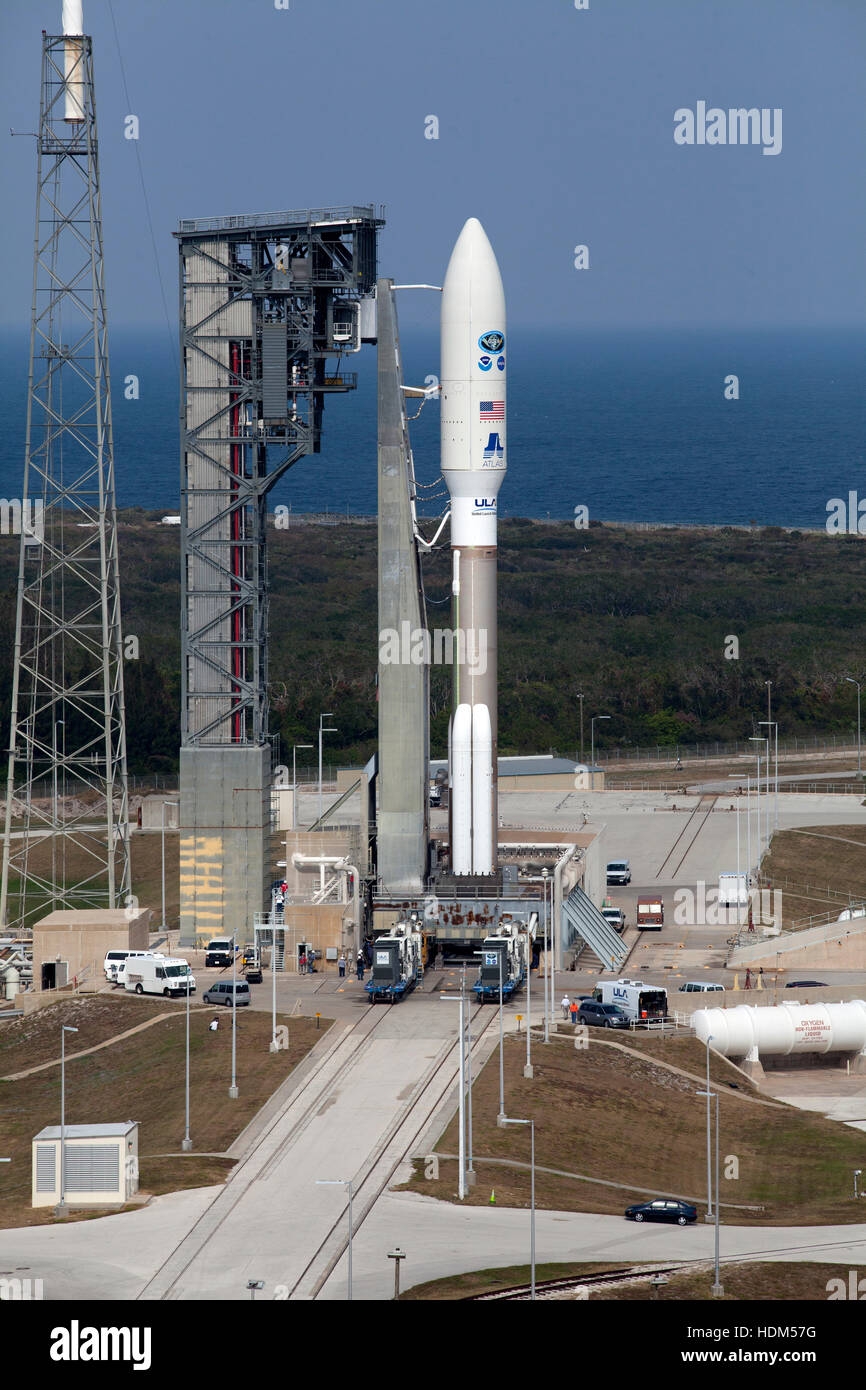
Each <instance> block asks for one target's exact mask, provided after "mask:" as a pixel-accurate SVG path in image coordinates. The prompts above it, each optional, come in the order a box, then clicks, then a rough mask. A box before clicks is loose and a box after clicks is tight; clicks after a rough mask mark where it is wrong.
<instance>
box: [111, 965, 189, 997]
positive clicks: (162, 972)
mask: <svg viewBox="0 0 866 1390" xmlns="http://www.w3.org/2000/svg"><path fill="white" fill-rule="evenodd" d="M126 988H127V989H128V990H129V991H131V992H134V993H135V994H164V995H165V996H166V997H168V996H170V995H171V996H173V995H175V994H180V995H184V996H185V995H186V993H187V991H189V993H190V994H195V976H194V975H193V973H192V971H191V970H190V968H189V961H186V960H180V959H179V958H175V957H174V956H138V957H136V959H135V960H128V961H127V965H126Z"/></svg>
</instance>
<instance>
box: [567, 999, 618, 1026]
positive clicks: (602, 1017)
mask: <svg viewBox="0 0 866 1390" xmlns="http://www.w3.org/2000/svg"><path fill="white" fill-rule="evenodd" d="M577 1021H578V1023H592V1024H594V1025H595V1027H596V1028H627V1027H628V1025H629V1018H628V1014H626V1013H623V1011H622V1009H621V1008H620V1007H619V1005H618V1004H599V1003H598V1002H597V1000H595V999H584V1001H583V1003H582V1004H581V1006H580V1008H579V1009H578V1011H577Z"/></svg>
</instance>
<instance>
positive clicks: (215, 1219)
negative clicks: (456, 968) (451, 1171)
mask: <svg viewBox="0 0 866 1390" xmlns="http://www.w3.org/2000/svg"><path fill="white" fill-rule="evenodd" d="M390 1013H391V1011H390V1009H383V1010H379V1009H376V1010H373V1009H369V1010H365V1011H364V1013H363V1014H362V1015H361V1016H360V1017H359V1018H358V1020H357V1021H356V1022H355V1023H354V1024H353V1025H352V1027H351V1028H349V1029H348V1030H346V1032H344V1033H343V1035H342V1037H341V1038H340V1039H339V1041H338V1042H337V1044H336V1046H335V1047H334V1048H332V1049H330V1050H329V1051H328V1052H327V1053H326V1054H325V1055H324V1056H323V1057H322V1058H321V1059H320V1060H319V1062H318V1063H317V1065H316V1066H315V1067H314V1068H313V1069H312V1070H311V1072H310V1073H309V1075H308V1076H306V1077H305V1078H304V1081H303V1082H302V1084H301V1085H300V1086H299V1087H298V1089H297V1090H296V1091H295V1092H294V1093H293V1095H292V1097H291V1098H290V1099H289V1100H288V1101H287V1103H286V1105H284V1106H282V1107H281V1109H280V1111H279V1113H278V1114H277V1115H275V1116H274V1117H273V1119H272V1120H271V1122H270V1123H269V1124H268V1126H267V1127H266V1128H265V1129H264V1130H263V1131H262V1133H261V1134H260V1135H259V1136H258V1139H257V1141H256V1144H255V1147H254V1148H253V1149H252V1150H251V1152H250V1153H249V1154H248V1155H247V1157H246V1158H244V1159H243V1160H242V1162H241V1163H240V1164H239V1165H238V1167H237V1168H236V1169H235V1170H234V1172H233V1174H232V1176H231V1178H230V1179H229V1181H228V1183H227V1184H226V1187H225V1188H224V1189H223V1191H222V1192H221V1193H220V1194H219V1195H218V1196H217V1198H216V1199H215V1201H214V1202H213V1203H212V1204H211V1206H210V1207H208V1209H207V1210H206V1211H205V1212H203V1213H202V1214H201V1216H200V1217H199V1218H198V1220H197V1221H196V1222H195V1223H194V1225H193V1226H192V1227H191V1228H190V1229H189V1231H188V1232H186V1233H185V1235H184V1237H183V1239H182V1240H180V1241H178V1243H177V1245H176V1246H175V1247H174V1249H173V1250H172V1251H171V1253H170V1254H169V1256H168V1257H167V1258H166V1259H165V1260H164V1261H163V1262H162V1265H161V1266H160V1268H159V1270H157V1271H156V1273H155V1274H154V1275H153V1276H152V1277H151V1279H150V1280H149V1281H148V1283H147V1285H146V1286H145V1287H144V1288H143V1289H142V1290H141V1292H140V1293H139V1294H138V1299H140V1300H141V1299H145V1300H146V1299H151V1298H155V1299H174V1298H178V1297H181V1296H182V1292H181V1285H182V1281H183V1278H184V1275H185V1274H186V1273H187V1271H188V1270H189V1269H190V1266H191V1265H192V1264H193V1263H194V1262H195V1261H197V1260H198V1259H199V1258H200V1257H201V1256H202V1255H203V1254H205V1252H206V1251H207V1247H208V1245H209V1244H210V1243H211V1242H212V1241H213V1239H214V1237H215V1236H216V1235H217V1234H218V1232H219V1231H220V1230H221V1228H222V1227H223V1225H224V1224H225V1222H226V1221H227V1220H228V1219H229V1217H230V1216H231V1214H232V1213H233V1212H234V1210H235V1208H236V1206H237V1204H238V1202H239V1201H240V1200H242V1198H243V1196H244V1195H245V1193H246V1192H247V1191H248V1190H249V1189H250V1188H251V1187H252V1186H253V1185H254V1184H255V1183H256V1182H258V1181H260V1180H263V1179H266V1178H267V1177H268V1176H269V1175H270V1174H271V1173H272V1171H273V1169H274V1168H275V1166H276V1165H277V1164H278V1163H279V1162H280V1161H281V1160H282V1159H283V1158H284V1156H285V1151H286V1148H287V1146H288V1145H289V1144H294V1143H295V1142H296V1141H297V1139H298V1138H299V1137H300V1136H301V1135H303V1133H304V1132H305V1131H306V1130H307V1129H308V1127H309V1125H310V1124H311V1123H312V1121H313V1120H314V1118H315V1117H316V1115H318V1114H319V1113H321V1111H322V1109H323V1107H324V1106H326V1105H327V1104H328V1100H329V1096H330V1094H331V1092H332V1091H333V1090H334V1089H335V1088H336V1087H338V1086H339V1087H344V1086H345V1085H346V1082H347V1078H348V1077H349V1076H350V1073H351V1072H352V1071H354V1070H355V1069H356V1068H357V1067H359V1066H363V1065H364V1061H365V1058H366V1056H367V1054H368V1051H369V1047H370V1044H371V1042H372V1041H373V1039H374V1038H375V1036H376V1033H377V1031H378V1030H379V1029H380V1028H381V1027H382V1025H383V1024H385V1023H386V1021H387V1020H388V1018H389V1017H390ZM481 1013H483V1014H485V1015H486V1018H485V1019H482V1021H481V1024H480V1026H478V1027H477V1031H476V1021H477V1019H478V1015H479V1014H481ZM496 1017H497V1014H496V1011H495V1010H489V1009H485V1008H484V1007H483V1006H482V1005H476V1006H474V1007H473V1009H472V1015H471V1018H472V1055H473V1058H474V1057H475V1056H476V1055H477V1052H478V1051H479V1049H480V1047H481V1045H482V1044H483V1041H484V1039H485V1036H486V1035H487V1033H488V1030H489V1028H490V1027H491V1025H492V1023H493V1021H494V1019H495V1018H496ZM445 1047H446V1048H447V1052H446V1056H445V1058H444V1059H443V1058H442V1056H441V1052H440V1054H439V1055H438V1056H437V1058H436V1059H435V1060H434V1062H433V1063H432V1064H431V1065H430V1066H429V1067H428V1069H427V1072H426V1073H425V1074H424V1076H423V1077H422V1078H421V1080H420V1082H419V1084H418V1086H417V1088H416V1090H415V1093H414V1094H413V1095H412V1097H411V1100H410V1102H409V1104H408V1105H407V1107H406V1108H405V1109H404V1110H402V1111H401V1112H400V1113H399V1114H398V1115H396V1116H395V1117H394V1119H393V1121H392V1123H391V1125H390V1126H389V1128H388V1130H387V1131H386V1132H385V1134H384V1135H383V1136H382V1138H381V1139H380V1140H379V1142H378V1143H377V1145H376V1149H375V1150H374V1152H373V1154H372V1155H369V1156H368V1158H367V1160H365V1163H364V1165H363V1166H362V1169H361V1174H360V1175H359V1177H358V1179H357V1181H356V1182H355V1184H354V1187H353V1204H354V1218H353V1232H357V1230H358V1229H359V1227H360V1226H361V1225H362V1224H363V1222H364V1220H365V1219H366V1217H367V1215H368V1214H369V1212H370V1211H371V1210H372V1208H373V1206H374V1205H375V1202H376V1201H377V1199H378V1197H379V1196H380V1194H381V1193H382V1192H383V1191H384V1190H385V1188H386V1187H387V1185H388V1183H389V1182H390V1181H391V1179H392V1177H393V1175H394V1173H395V1172H396V1170H397V1168H398V1167H399V1165H400V1163H401V1162H402V1161H403V1160H404V1158H405V1157H406V1156H407V1154H409V1153H410V1152H411V1151H412V1149H413V1147H414V1146H415V1145H416V1144H417V1143H418V1141H419V1140H420V1138H421V1137H422V1135H423V1133H424V1131H425V1130H426V1128H427V1126H428V1124H429V1122H430V1116H431V1114H432V1113H433V1111H434V1110H435V1108H436V1107H437V1106H438V1105H439V1104H440V1103H441V1102H442V1100H443V1099H444V1098H445V1096H446V1095H447V1094H448V1091H449V1089H450V1088H451V1086H452V1085H453V1084H454V1082H455V1081H456V1080H457V1078H458V1076H459V1050H458V1044H457V1042H456V1040H455V1041H454V1042H453V1043H451V1044H446V1045H445ZM347 1054H348V1055H347ZM329 1069H330V1071H331V1072H332V1073H333V1074H332V1075H331V1076H330V1077H325V1078H324V1084H322V1083H323V1074H324V1073H326V1072H327V1071H328V1070H329ZM317 1083H318V1084H317ZM298 1101H301V1102H305V1104H304V1108H303V1110H302V1112H301V1113H300V1114H299V1115H298V1118H297V1121H296V1122H295V1123H294V1124H293V1125H292V1129H291V1137H290V1138H289V1140H288V1141H287V1143H282V1144H280V1145H279V1147H278V1148H276V1149H275V1150H274V1151H273V1152H266V1153H263V1152H262V1146H263V1145H264V1144H266V1141H267V1140H268V1138H269V1136H271V1135H272V1134H273V1131H274V1129H275V1128H276V1127H277V1126H278V1125H279V1124H280V1123H281V1122H282V1121H283V1119H284V1116H285V1114H286V1111H287V1109H288V1108H289V1107H290V1106H293V1105H296V1104H297V1103H298ZM347 1244H348V1239H347V1237H346V1234H345V1212H341V1213H340V1215H339V1216H338V1217H337V1218H336V1219H335V1220H334V1221H333V1222H332V1223H330V1225H329V1226H328V1229H327V1231H326V1232H325V1234H324V1236H323V1237H322V1239H321V1240H319V1242H318V1243H317V1245H316V1248H315V1250H314V1251H313V1252H312V1254H311V1255H310V1258H309V1259H308V1260H307V1261H306V1263H305V1265H304V1268H303V1270H302V1271H301V1273H300V1274H299V1275H298V1276H297V1277H296V1278H294V1279H293V1281H292V1282H291V1283H290V1284H288V1285H283V1286H280V1292H279V1297H280V1298H281V1299H291V1298H295V1297H299V1296H300V1297H306V1298H315V1297H316V1296H317V1294H318V1293H319V1292H320V1290H321V1289H322V1288H323V1287H324V1285H325V1283H326V1282H327V1280H328V1278H329V1277H330V1275H331V1273H332V1272H333V1270H334V1268H335V1267H336V1265H337V1264H338V1263H339V1260H340V1258H341V1257H342V1255H343V1253H344V1251H345V1249H346V1246H347ZM323 1261H324V1262H325V1267H324V1269H322V1270H321V1272H320V1273H318V1274H317V1273H316V1271H317V1268H319V1267H321V1265H322V1262H323Z"/></svg>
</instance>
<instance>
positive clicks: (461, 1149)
mask: <svg viewBox="0 0 866 1390" xmlns="http://www.w3.org/2000/svg"><path fill="white" fill-rule="evenodd" d="M439 998H440V1000H441V1001H442V1002H443V1003H445V1004H459V1005H460V1099H459V1104H458V1109H457V1123H458V1126H459V1130H460V1133H459V1135H458V1139H457V1170H458V1171H457V1196H458V1197H459V1198H460V1201H461V1202H462V1201H463V1198H464V1197H465V1196H466V1092H465V1088H464V1082H465V1080H466V1054H465V1050H464V1046H463V1040H464V1024H463V1009H464V1006H465V1003H466V996H465V995H463V994H440V995H439Z"/></svg>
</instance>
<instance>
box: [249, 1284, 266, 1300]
mask: <svg viewBox="0 0 866 1390" xmlns="http://www.w3.org/2000/svg"><path fill="white" fill-rule="evenodd" d="M264 1287H265V1281H264V1279H248V1280H247V1288H248V1289H249V1291H250V1302H251V1303H255V1301H256V1289H263V1288H264Z"/></svg>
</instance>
